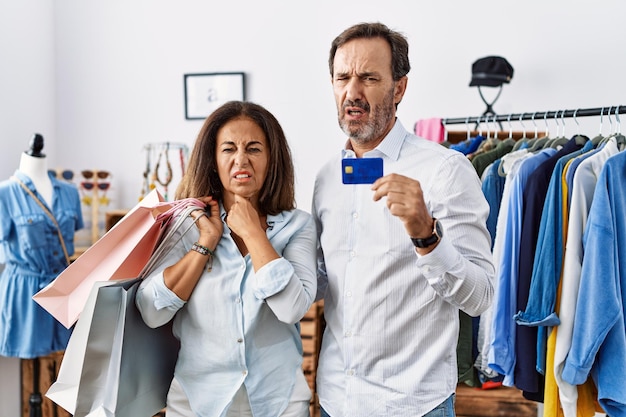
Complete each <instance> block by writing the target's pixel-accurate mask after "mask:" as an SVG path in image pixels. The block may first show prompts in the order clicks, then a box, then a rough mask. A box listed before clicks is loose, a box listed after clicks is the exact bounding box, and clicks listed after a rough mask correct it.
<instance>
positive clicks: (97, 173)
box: [80, 169, 111, 180]
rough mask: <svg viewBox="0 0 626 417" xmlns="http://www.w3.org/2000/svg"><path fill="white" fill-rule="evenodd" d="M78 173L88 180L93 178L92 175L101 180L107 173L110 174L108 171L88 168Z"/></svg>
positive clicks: (107, 175)
mask: <svg viewBox="0 0 626 417" xmlns="http://www.w3.org/2000/svg"><path fill="white" fill-rule="evenodd" d="M80 173H81V175H82V176H83V178H85V179H88V180H89V179H91V178H93V176H94V175H95V176H96V177H98V178H100V179H101V180H103V179H105V178H108V177H109V175H111V174H110V173H109V171H91V170H88V169H86V170H83V171H81V172H80Z"/></svg>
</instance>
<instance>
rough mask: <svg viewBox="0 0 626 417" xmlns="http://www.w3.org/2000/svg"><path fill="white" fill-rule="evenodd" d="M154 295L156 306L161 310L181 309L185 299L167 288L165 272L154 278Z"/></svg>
mask: <svg viewBox="0 0 626 417" xmlns="http://www.w3.org/2000/svg"><path fill="white" fill-rule="evenodd" d="M151 284H152V295H153V297H154V308H156V309H157V310H161V309H164V308H167V309H170V310H180V309H181V308H182V307H183V306H184V305H185V301H184V300H181V299H180V298H179V297H178V296H177V295H176V294H175V293H174V292H173V291H172V290H170V289H169V288H167V286H166V285H165V280H164V277H163V272H161V273H160V274H159V275H157V276H155V277H154V278H153V279H152V282H151Z"/></svg>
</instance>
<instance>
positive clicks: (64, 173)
mask: <svg viewBox="0 0 626 417" xmlns="http://www.w3.org/2000/svg"><path fill="white" fill-rule="evenodd" d="M48 174H49V175H52V176H53V177H54V178H57V179H64V180H65V181H72V180H73V179H74V171H72V170H71V169H64V170H56V169H49V170H48Z"/></svg>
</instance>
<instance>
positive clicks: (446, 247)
mask: <svg viewBox="0 0 626 417" xmlns="http://www.w3.org/2000/svg"><path fill="white" fill-rule="evenodd" d="M348 155H350V156H354V153H353V152H352V151H351V150H343V151H342V154H338V155H337V156H336V157H334V158H332V159H331V160H330V161H329V162H327V163H326V164H325V165H324V166H323V167H322V168H321V170H320V171H319V173H318V175H317V178H316V182H315V191H314V194H313V211H312V212H313V216H314V218H315V219H316V222H317V224H318V233H319V234H320V236H319V242H320V253H319V256H318V277H319V284H318V297H321V296H324V317H325V319H326V329H325V332H324V336H323V338H322V349H321V353H320V362H319V367H318V370H317V372H318V378H317V389H318V394H319V398H320V403H321V404H322V406H323V407H324V409H325V410H326V411H327V412H328V413H329V414H330V415H335V416H341V415H381V416H382V415H384V416H386V417H393V416H417V415H423V414H424V413H426V412H427V411H430V410H431V409H433V408H434V407H435V406H437V405H438V404H440V403H441V402H443V401H444V400H445V399H446V398H448V397H449V396H450V395H451V394H453V393H454V392H455V390H456V385H457V361H456V346H457V339H458V332H459V309H461V310H463V311H465V312H466V313H468V314H469V315H472V316H476V315H479V314H481V313H482V312H483V311H484V310H485V309H486V308H487V307H488V306H489V304H490V303H491V298H492V290H493V287H492V280H493V266H492V263H491V254H490V239H489V233H488V231H487V229H486V227H485V221H486V218H487V214H488V205H487V203H486V201H485V199H484V197H483V195H482V191H481V188H480V181H479V179H478V176H477V175H476V172H475V170H474V168H473V167H472V165H471V164H470V162H469V161H468V159H467V157H465V156H464V155H463V154H461V153H460V152H457V151H452V150H450V149H447V148H445V147H442V146H440V145H437V144H435V143H432V142H429V141H426V140H424V139H421V138H418V137H416V136H414V135H412V134H410V133H409V132H407V131H406V129H405V128H404V127H403V126H402V124H401V123H400V122H399V121H396V123H395V125H394V127H393V128H392V130H391V131H390V132H389V133H388V134H387V136H386V137H385V138H384V140H383V141H382V142H381V143H380V144H379V145H378V146H377V147H376V149H374V150H372V151H369V152H367V153H366V155H365V156H366V157H381V158H383V161H384V170H385V173H386V174H389V173H392V172H394V173H399V174H402V175H406V176H409V177H411V178H413V179H416V180H418V181H419V182H420V184H421V187H422V190H423V193H424V199H425V202H426V205H427V207H428V209H429V211H430V213H432V216H433V217H436V218H437V219H439V221H440V222H441V223H442V225H443V228H444V230H445V233H444V236H443V238H442V240H441V241H440V242H439V244H438V245H437V247H435V248H434V250H433V251H432V252H430V253H429V254H428V255H425V256H419V255H418V254H417V253H416V251H415V247H414V246H413V244H412V243H411V240H410V239H409V236H408V235H407V233H406V230H405V228H404V225H403V224H402V221H401V220H400V219H399V218H398V217H396V216H393V215H392V214H391V213H390V212H389V209H388V208H387V206H386V204H385V203H386V199H385V198H383V199H382V200H380V201H374V200H373V198H372V197H373V192H372V190H371V189H370V186H369V185H363V184H357V185H346V184H343V183H342V179H341V178H342V175H341V159H342V158H343V157H344V156H348Z"/></svg>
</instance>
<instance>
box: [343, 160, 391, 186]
mask: <svg viewBox="0 0 626 417" xmlns="http://www.w3.org/2000/svg"><path fill="white" fill-rule="evenodd" d="M341 176H342V180H343V183H344V184H372V183H373V182H374V181H376V180H377V179H378V178H380V177H382V176H383V158H345V159H342V160H341Z"/></svg>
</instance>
